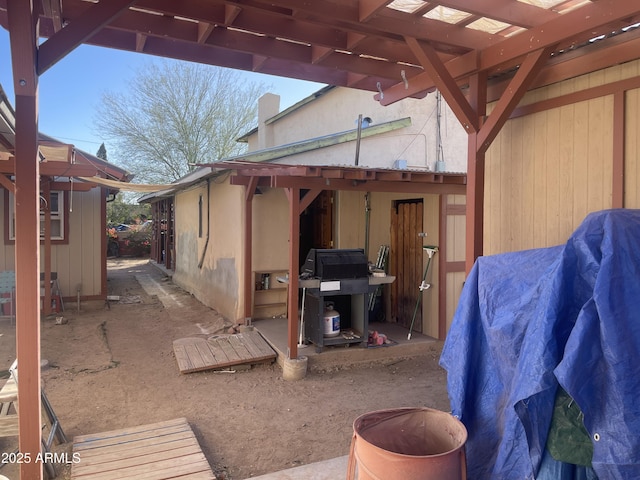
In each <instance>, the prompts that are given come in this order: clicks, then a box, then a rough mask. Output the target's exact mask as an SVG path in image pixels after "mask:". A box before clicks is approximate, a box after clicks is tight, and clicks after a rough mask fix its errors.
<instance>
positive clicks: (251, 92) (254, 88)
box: [94, 61, 267, 183]
mask: <svg viewBox="0 0 640 480" xmlns="http://www.w3.org/2000/svg"><path fill="white" fill-rule="evenodd" d="M266 90H267V87H266V86H265V85H263V84H261V83H255V82H248V81H246V80H244V79H243V77H242V75H241V74H240V73H239V72H235V71H233V70H229V69H223V68H216V67H210V66H205V65H197V64H190V63H184V62H169V61H164V62H162V63H160V64H157V63H151V64H148V65H146V66H145V67H143V68H142V69H140V70H139V71H138V72H137V74H136V76H135V77H134V78H133V79H132V81H131V89H130V91H129V92H127V94H126V95H125V94H117V93H113V92H106V93H104V94H103V96H102V103H101V105H100V106H99V107H98V111H97V116H96V118H95V119H94V124H95V126H96V128H97V129H98V131H99V132H100V134H101V135H102V136H104V137H106V138H107V139H108V140H111V144H112V145H113V146H114V149H113V150H114V154H113V155H112V159H115V161H116V162H117V163H119V164H121V165H122V166H124V167H126V168H127V169H128V170H129V171H131V172H132V173H134V174H135V175H136V178H137V179H138V180H139V181H145V182H150V183H170V182H173V181H175V180H177V179H179V178H180V177H183V176H184V175H186V174H187V173H188V172H189V171H190V170H191V169H192V167H191V166H192V165H193V164H195V163H209V162H213V161H216V160H219V159H222V158H226V157H230V156H233V155H237V154H240V153H242V152H243V151H244V150H245V146H244V145H243V144H239V143H238V142H236V139H237V138H239V137H240V136H241V135H242V134H243V133H245V132H246V131H248V130H249V129H250V128H252V127H253V125H254V124H255V122H256V121H257V105H258V99H259V98H260V96H261V95H262V94H263V93H264V92H265V91H266ZM112 159H111V158H110V160H112Z"/></svg>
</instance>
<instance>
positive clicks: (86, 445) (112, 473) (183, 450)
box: [71, 418, 216, 480]
mask: <svg viewBox="0 0 640 480" xmlns="http://www.w3.org/2000/svg"><path fill="white" fill-rule="evenodd" d="M73 455H74V457H73V458H74V459H75V463H74V464H73V466H72V467H71V479H72V480H76V479H77V480H89V479H90V480H127V479H130V480H134V479H135V480H164V479H171V478H179V479H181V480H187V479H189V480H200V479H202V480H207V479H208V480H215V478H216V477H215V475H214V474H213V472H212V471H211V467H210V466H209V462H207V459H206V458H205V456H204V454H203V453H202V450H201V448H200V445H199V444H198V440H197V439H196V437H195V435H194V434H193V430H191V427H190V426H189V424H188V423H187V420H186V419H185V418H178V419H176V420H170V421H166V422H160V423H154V424H151V425H141V426H138V427H133V428H125V429H122V430H113V431H110V432H104V433H98V434H95V435H82V436H78V437H75V438H74V439H73Z"/></svg>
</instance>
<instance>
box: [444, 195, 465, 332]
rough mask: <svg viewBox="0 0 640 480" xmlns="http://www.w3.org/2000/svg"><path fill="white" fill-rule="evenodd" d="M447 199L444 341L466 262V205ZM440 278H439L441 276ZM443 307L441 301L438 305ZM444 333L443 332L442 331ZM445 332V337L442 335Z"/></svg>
mask: <svg viewBox="0 0 640 480" xmlns="http://www.w3.org/2000/svg"><path fill="white" fill-rule="evenodd" d="M443 197H445V198H446V206H445V207H444V208H445V211H446V224H445V225H443V228H445V229H446V232H445V234H444V238H445V239H446V240H445V241H446V244H445V247H446V248H445V249H444V250H443V249H441V251H440V255H444V260H445V281H444V289H445V292H444V299H445V301H444V306H443V307H442V308H441V315H443V317H441V318H442V319H441V320H440V323H441V324H442V325H440V331H439V338H440V339H441V340H444V338H445V336H446V333H447V332H448V331H449V327H450V326H451V322H452V321H453V315H454V313H455V311H456V308H457V306H458V300H459V299H460V293H461V292H462V287H463V285H464V280H465V278H466V273H465V269H464V267H465V266H464V260H465V238H466V221H465V204H466V197H465V196H464V195H444V196H443ZM440 278H442V277H440ZM441 288H442V287H441ZM440 304H442V302H440ZM442 330H444V332H443V331H442ZM443 333H444V335H443Z"/></svg>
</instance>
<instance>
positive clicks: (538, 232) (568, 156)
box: [484, 78, 613, 255]
mask: <svg viewBox="0 0 640 480" xmlns="http://www.w3.org/2000/svg"><path fill="white" fill-rule="evenodd" d="M598 81H599V78H596V79H594V83H597V82H598ZM612 117H613V100H612V97H611V96H609V97H604V98H597V99H594V100H589V101H586V102H581V103H578V104H575V105H567V106H564V107H560V108H556V109H552V110H548V111H543V112H539V113H535V114H532V115H528V116H526V117H521V118H517V119H514V120H510V121H508V122H507V124H506V125H505V127H504V128H503V130H502V132H501V133H500V134H499V135H498V137H497V138H496V141H495V142H494V144H493V145H492V146H491V148H490V149H489V151H488V152H487V170H486V188H485V202H486V203H485V236H484V241H485V254H486V255H490V254H494V253H500V252H506V251H516V250H522V249H527V248H538V247H545V246H551V245H557V244H560V243H564V242H565V241H566V239H567V238H568V236H569V235H570V234H571V233H572V232H573V230H574V229H575V228H576V227H577V226H578V225H579V224H580V222H582V220H583V219H584V217H585V215H586V214H587V213H588V212H591V211H595V210H601V209H605V208H610V206H611V194H612V193H611V188H612V187H611V184H612V181H611V176H612V171H611V164H612V137H613V132H612Z"/></svg>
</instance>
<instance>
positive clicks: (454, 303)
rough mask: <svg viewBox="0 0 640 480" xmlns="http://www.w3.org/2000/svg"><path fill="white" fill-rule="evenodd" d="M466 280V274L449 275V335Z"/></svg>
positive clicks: (455, 273)
mask: <svg viewBox="0 0 640 480" xmlns="http://www.w3.org/2000/svg"><path fill="white" fill-rule="evenodd" d="M465 279H466V274H465V273H464V272H454V273H449V274H447V312H446V315H447V333H448V332H449V328H450V327H451V322H452V321H453V316H454V314H455V313H456V309H457V308H458V300H459V299H460V294H461V293H462V287H463V286H464V281H465Z"/></svg>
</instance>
